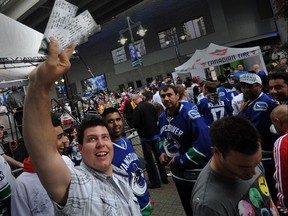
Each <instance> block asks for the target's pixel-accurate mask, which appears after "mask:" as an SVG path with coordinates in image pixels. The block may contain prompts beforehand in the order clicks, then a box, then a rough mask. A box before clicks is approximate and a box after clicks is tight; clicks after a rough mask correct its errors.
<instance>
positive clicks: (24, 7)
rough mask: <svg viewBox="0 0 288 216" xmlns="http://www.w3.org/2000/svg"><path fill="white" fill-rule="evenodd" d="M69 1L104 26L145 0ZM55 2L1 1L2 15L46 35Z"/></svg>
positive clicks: (47, 0) (52, 0)
mask: <svg viewBox="0 0 288 216" xmlns="http://www.w3.org/2000/svg"><path fill="white" fill-rule="evenodd" d="M67 1H68V2H70V3H72V4H74V5H76V6H78V13H81V12H83V11H85V10H87V9H88V10H89V12H90V13H91V15H92V16H93V18H94V20H95V21H96V22H97V23H98V24H103V23H105V22H107V21H109V20H111V19H112V18H113V17H114V16H116V15H118V14H119V13H121V12H123V11H125V10H127V9H129V8H130V7H132V6H134V5H136V4H138V3H140V2H142V1H143V0H67ZM54 2H55V0H21V1H19V0H0V13H3V14H5V15H7V16H9V17H11V18H13V19H15V20H17V21H19V22H21V23H23V24H25V25H27V26H29V27H31V28H33V29H35V30H36V31H39V32H41V33H44V31H45V28H46V25H47V22H48V19H49V16H50V13H51V11H52V8H53V5H54Z"/></svg>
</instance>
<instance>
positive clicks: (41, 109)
mask: <svg viewBox="0 0 288 216" xmlns="http://www.w3.org/2000/svg"><path fill="white" fill-rule="evenodd" d="M73 50H74V46H69V47H68V48H66V49H64V50H63V51H62V52H61V54H58V43H57V41H56V39H51V42H50V44H49V54H48V58H47V60H46V61H45V62H43V63H41V64H40V65H39V66H38V67H37V68H35V69H34V70H33V71H32V72H31V74H30V76H29V86H28V91H27V95H26V98H25V104H24V117H23V131H24V140H25V144H26V147H27V150H28V152H29V155H30V157H31V161H32V163H33V166H34V167H35V170H36V172H37V174H38V176H39V178H40V180H41V182H42V184H43V186H44V188H45V189H46V190H47V192H48V194H49V196H50V197H51V198H52V199H53V200H54V201H56V202H57V203H59V204H65V203H66V200H67V193H68V188H69V184H70V179H71V174H70V171H69V169H68V167H67V165H66V164H65V163H64V161H63V160H62V158H61V156H60V154H59V153H58V151H57V134H56V133H55V131H54V127H53V125H52V121H51V116H50V110H51V102H50V93H49V92H50V89H51V87H52V85H53V83H54V82H55V81H56V80H58V79H59V77H61V76H62V75H63V74H64V73H65V72H66V71H67V70H68V69H69V68H70V65H71V64H70V61H69V59H70V57H71V55H72V52H73Z"/></svg>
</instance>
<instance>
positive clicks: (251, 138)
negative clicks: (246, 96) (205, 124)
mask: <svg viewBox="0 0 288 216" xmlns="http://www.w3.org/2000/svg"><path fill="white" fill-rule="evenodd" d="M210 135H211V141H212V145H213V146H215V147H217V149H218V150H219V151H220V152H221V153H222V154H223V157H225V156H226V155H227V154H228V153H229V151H231V150H234V151H238V152H241V153H243V154H247V155H252V154H255V153H256V152H257V150H258V148H259V141H260V135H259V133H258V131H257V129H256V128H255V127H254V126H253V124H252V123H251V122H250V121H248V120H247V119H245V118H243V117H241V116H226V117H224V118H222V119H220V120H217V121H215V122H213V123H212V125H211V128H210Z"/></svg>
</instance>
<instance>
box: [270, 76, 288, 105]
mask: <svg viewBox="0 0 288 216" xmlns="http://www.w3.org/2000/svg"><path fill="white" fill-rule="evenodd" d="M269 93H270V94H271V95H272V96H273V98H274V99H275V100H276V101H277V103H278V104H286V105H288V73H286V72H276V73H271V74H269Z"/></svg>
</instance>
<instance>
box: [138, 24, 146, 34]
mask: <svg viewBox="0 0 288 216" xmlns="http://www.w3.org/2000/svg"><path fill="white" fill-rule="evenodd" d="M146 31H147V29H144V28H143V26H142V25H141V24H140V25H139V28H138V31H137V32H136V34H138V35H140V36H141V37H143V36H144V35H145V33H146Z"/></svg>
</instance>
